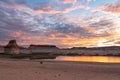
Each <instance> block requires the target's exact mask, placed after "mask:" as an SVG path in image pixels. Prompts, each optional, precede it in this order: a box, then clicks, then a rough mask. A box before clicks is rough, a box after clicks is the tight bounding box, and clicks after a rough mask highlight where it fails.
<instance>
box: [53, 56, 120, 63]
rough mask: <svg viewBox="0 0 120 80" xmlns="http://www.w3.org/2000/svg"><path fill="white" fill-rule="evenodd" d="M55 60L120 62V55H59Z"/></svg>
mask: <svg viewBox="0 0 120 80" xmlns="http://www.w3.org/2000/svg"><path fill="white" fill-rule="evenodd" d="M55 60H59V61H82V62H105V63H120V57H111V56H59V57H57V58H56V59H55Z"/></svg>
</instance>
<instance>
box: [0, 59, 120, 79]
mask: <svg viewBox="0 0 120 80" xmlns="http://www.w3.org/2000/svg"><path fill="white" fill-rule="evenodd" d="M0 80H120V64H112V63H109V64H108V63H85V62H60V61H43V64H41V63H40V61H39V60H10V59H0Z"/></svg>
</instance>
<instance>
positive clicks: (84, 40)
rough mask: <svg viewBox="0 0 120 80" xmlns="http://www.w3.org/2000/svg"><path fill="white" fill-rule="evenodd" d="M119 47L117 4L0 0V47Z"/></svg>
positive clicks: (113, 1)
mask: <svg viewBox="0 0 120 80" xmlns="http://www.w3.org/2000/svg"><path fill="white" fill-rule="evenodd" d="M11 39H16V40H17V42H18V44H19V45H30V44H52V45H56V46H57V47H61V48H63V47H73V46H77V47H78V46H80V47H101V46H120V0H0V45H6V44H7V43H8V41H9V40H11Z"/></svg>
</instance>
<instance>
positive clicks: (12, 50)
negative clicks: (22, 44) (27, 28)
mask: <svg viewBox="0 0 120 80" xmlns="http://www.w3.org/2000/svg"><path fill="white" fill-rule="evenodd" d="M4 48H5V49H4V52H5V53H6V54H19V53H20V49H19V46H18V45H17V43H16V40H10V41H9V43H8V44H7V45H6V46H5V47H4Z"/></svg>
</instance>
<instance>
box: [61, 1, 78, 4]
mask: <svg viewBox="0 0 120 80" xmlns="http://www.w3.org/2000/svg"><path fill="white" fill-rule="evenodd" d="M62 1H63V3H64V4H68V3H76V2H77V0H62Z"/></svg>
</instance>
